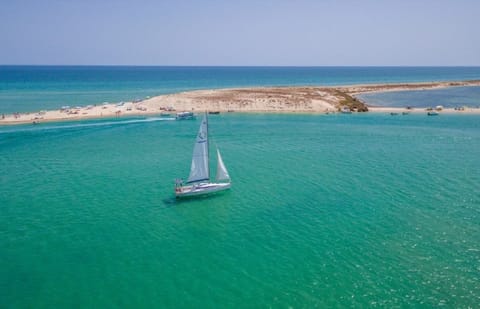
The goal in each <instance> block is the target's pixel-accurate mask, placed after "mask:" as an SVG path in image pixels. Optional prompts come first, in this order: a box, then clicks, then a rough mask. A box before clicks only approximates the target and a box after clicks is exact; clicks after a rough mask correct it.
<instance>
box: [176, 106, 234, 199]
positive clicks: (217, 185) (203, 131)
mask: <svg viewBox="0 0 480 309" xmlns="http://www.w3.org/2000/svg"><path fill="white" fill-rule="evenodd" d="M215 181H216V182H210V160H209V142H208V117H207V114H206V113H205V115H204V116H203V119H202V122H201V124H200V129H199V130H198V134H197V138H196V140H195V145H194V147H193V156H192V165H191V167H190V175H189V176H188V180H187V182H186V184H184V183H183V180H182V179H176V180H175V196H176V197H187V196H195V195H203V194H208V193H214V192H219V191H223V190H227V189H229V188H230V187H231V182H230V176H229V175H228V171H227V168H226V167H225V164H224V163H223V160H222V156H221V155H220V151H219V150H218V148H217V175H216V179H215Z"/></svg>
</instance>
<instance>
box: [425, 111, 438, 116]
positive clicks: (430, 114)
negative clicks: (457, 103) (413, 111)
mask: <svg viewBox="0 0 480 309" xmlns="http://www.w3.org/2000/svg"><path fill="white" fill-rule="evenodd" d="M427 115H428V116H438V113H437V112H435V111H431V112H428V113H427Z"/></svg>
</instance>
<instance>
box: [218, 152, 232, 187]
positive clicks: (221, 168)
mask: <svg viewBox="0 0 480 309" xmlns="http://www.w3.org/2000/svg"><path fill="white" fill-rule="evenodd" d="M217 180H230V176H229V175H228V171H227V168H226V167H225V164H224V163H223V160H222V156H221V155H220V150H218V149H217Z"/></svg>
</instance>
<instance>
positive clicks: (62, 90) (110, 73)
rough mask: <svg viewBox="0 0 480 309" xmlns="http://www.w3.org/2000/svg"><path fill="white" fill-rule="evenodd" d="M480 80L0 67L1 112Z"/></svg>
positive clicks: (395, 72)
mask: <svg viewBox="0 0 480 309" xmlns="http://www.w3.org/2000/svg"><path fill="white" fill-rule="evenodd" d="M471 79H480V67H131V66H130V67H129V66H0V113H13V112H31V111H39V110H43V109H58V108H60V107H61V106H63V105H70V106H77V105H82V106H84V105H88V104H99V103H102V102H105V101H107V102H119V101H130V100H134V99H141V98H145V97H146V96H155V95H160V94H165V93H174V92H180V91H186V90H193V89H206V88H207V89H211V88H226V87H249V86H292V85H345V84H368V83H395V82H425V81H441V80H471Z"/></svg>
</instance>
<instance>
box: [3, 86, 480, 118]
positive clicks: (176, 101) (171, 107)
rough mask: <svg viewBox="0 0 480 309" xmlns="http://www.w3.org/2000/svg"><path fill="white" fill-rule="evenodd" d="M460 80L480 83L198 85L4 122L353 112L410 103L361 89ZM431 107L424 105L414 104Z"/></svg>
mask: <svg viewBox="0 0 480 309" xmlns="http://www.w3.org/2000/svg"><path fill="white" fill-rule="evenodd" d="M458 86H480V80H472V81H455V82H448V81H447V82H429V83H402V84H372V85H349V86H330V87H325V86H323V87H322V86H318V87H258V88H238V89H218V90H196V91H188V92H181V93H175V94H168V95H161V96H156V97H152V98H148V99H145V100H142V101H138V102H120V103H104V104H98V105H89V106H77V107H64V108H62V109H59V110H48V111H39V112H31V113H15V114H2V115H0V125H11V124H22V123H41V122H47V121H65V120H81V119H89V118H102V117H121V116H136V115H159V114H162V113H163V114H164V115H166V114H170V115H172V116H174V114H175V113H176V112H181V111H192V112H203V111H218V112H265V113H268V112H273V113H334V112H339V111H340V110H341V109H342V108H345V107H346V108H348V109H350V110H352V111H353V112H365V111H370V112H379V113H401V112H405V111H406V109H405V108H394V107H374V106H368V105H367V104H365V103H364V102H362V101H361V100H359V99H358V98H357V97H356V95H358V94H361V93H371V92H386V91H408V90H429V89H439V88H447V87H458ZM408 112H412V113H426V110H425V109H424V108H415V109H411V110H408ZM440 112H441V113H462V114H466V113H468V114H480V109H477V108H468V107H467V108H465V109H463V110H455V109H453V108H447V109H442V110H441V111H440Z"/></svg>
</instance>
